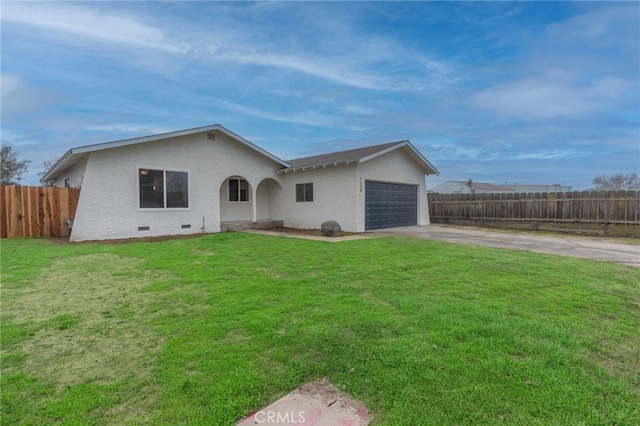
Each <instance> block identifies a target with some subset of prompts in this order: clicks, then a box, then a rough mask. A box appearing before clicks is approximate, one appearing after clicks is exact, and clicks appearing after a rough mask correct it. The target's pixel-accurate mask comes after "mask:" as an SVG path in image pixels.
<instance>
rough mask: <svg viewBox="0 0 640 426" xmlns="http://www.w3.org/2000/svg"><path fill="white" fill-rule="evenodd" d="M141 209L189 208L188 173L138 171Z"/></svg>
mask: <svg viewBox="0 0 640 426" xmlns="http://www.w3.org/2000/svg"><path fill="white" fill-rule="evenodd" d="M138 184H139V190H140V200H139V201H140V208H141V209H164V208H168V209H176V208H183V209H185V208H189V173H187V172H176V171H169V170H152V169H138Z"/></svg>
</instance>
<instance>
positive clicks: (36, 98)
mask: <svg viewBox="0 0 640 426" xmlns="http://www.w3.org/2000/svg"><path fill="white" fill-rule="evenodd" d="M0 81H1V84H2V96H1V100H2V101H1V103H2V115H3V120H4V119H9V118H12V117H13V116H15V115H17V114H27V113H28V114H32V113H33V112H34V111H36V110H39V109H42V108H46V107H51V106H53V105H56V104H58V103H60V102H61V101H62V100H63V99H64V97H65V96H64V95H63V94H62V93H61V92H60V91H58V90H54V89H48V88H38V87H35V86H33V85H31V84H29V83H28V82H27V81H25V80H24V78H22V77H21V76H19V75H17V74H2V76H1V79H0Z"/></svg>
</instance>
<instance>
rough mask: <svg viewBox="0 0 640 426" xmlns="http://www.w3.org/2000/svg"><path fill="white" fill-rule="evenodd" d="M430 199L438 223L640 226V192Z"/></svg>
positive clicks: (435, 196)
mask: <svg viewBox="0 0 640 426" xmlns="http://www.w3.org/2000/svg"><path fill="white" fill-rule="evenodd" d="M428 199H429V214H430V217H431V219H432V220H433V221H434V222H452V223H454V222H458V223H462V222H464V221H465V220H466V221H474V223H475V224H482V222H488V223H490V222H494V223H495V222H497V221H500V222H503V225H504V226H509V222H511V223H513V222H530V223H544V224H556V225H559V224H563V223H564V224H580V225H588V226H591V227H593V226H594V225H597V226H598V227H601V226H609V225H620V226H638V225H640V192H639V191H583V192H578V191H576V192H549V193H540V192H536V193H499V194H498V193H491V194H439V193H430V194H429V195H428Z"/></svg>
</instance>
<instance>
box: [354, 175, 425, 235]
mask: <svg viewBox="0 0 640 426" xmlns="http://www.w3.org/2000/svg"><path fill="white" fill-rule="evenodd" d="M364 204H365V208H364V216H365V225H364V227H365V230H372V229H382V228H395V227H398V226H413V225H417V224H418V186H417V185H406V184H398V183H390V182H376V181H369V180H368V181H365V201H364Z"/></svg>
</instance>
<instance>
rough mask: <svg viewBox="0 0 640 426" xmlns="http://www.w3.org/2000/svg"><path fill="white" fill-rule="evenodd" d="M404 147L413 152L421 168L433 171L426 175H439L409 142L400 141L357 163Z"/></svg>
mask: <svg viewBox="0 0 640 426" xmlns="http://www.w3.org/2000/svg"><path fill="white" fill-rule="evenodd" d="M405 146H406V147H409V148H410V149H411V151H412V152H413V154H414V155H415V156H416V157H417V158H418V159H419V160H420V162H422V163H423V166H426V167H425V169H430V170H431V171H433V172H434V173H427V174H428V175H429V174H436V175H439V174H440V172H439V171H438V169H436V168H435V167H434V166H433V164H431V163H430V162H429V160H427V159H426V158H424V155H422V154H421V153H420V151H418V150H417V149H416V148H415V147H414V146H413V145H412V144H411V142H409V141H402V142H400V143H398V144H397V145H393V146H390V147H389V148H387V149H383V150H382V151H378V152H376V153H373V154H371V155H368V156H366V157H362V158H361V159H360V161H359V162H360V163H364V162H365V161H369V160H372V159H374V158H377V157H379V156H381V155H384V154H387V153H389V152H391V151H394V150H396V149H399V148H402V147H405Z"/></svg>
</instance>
